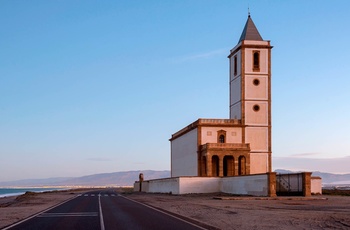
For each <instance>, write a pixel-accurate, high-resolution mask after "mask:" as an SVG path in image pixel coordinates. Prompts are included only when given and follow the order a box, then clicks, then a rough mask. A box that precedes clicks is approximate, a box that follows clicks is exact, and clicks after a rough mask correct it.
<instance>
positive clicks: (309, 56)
mask: <svg viewBox="0 0 350 230" xmlns="http://www.w3.org/2000/svg"><path fill="white" fill-rule="evenodd" d="M248 2H249V5H250V11H251V15H252V19H253V21H254V22H255V24H256V26H257V28H258V30H259V31H260V34H261V35H262V37H263V39H265V40H271V44H272V45H273V46H274V48H273V50H272V51H273V53H272V54H273V60H272V61H273V62H272V74H273V76H272V77H273V80H272V84H273V85H272V87H273V88H272V91H273V92H272V93H273V95H272V97H273V104H272V105H273V108H272V109H273V120H272V122H273V123H272V125H273V159H274V165H273V168H282V167H283V168H285V169H303V170H320V171H329V172H343V173H345V172H350V169H349V167H348V165H349V164H350V141H349V139H350V138H349V137H350V135H349V131H348V130H349V128H350V125H349V117H350V105H349V102H348V100H349V98H350V90H349V85H350V80H349V79H350V76H349V72H350V62H349V53H350V46H349V41H350V30H349V25H350V14H349V8H350V2H349V1H347V0H343V1H340V0H339V1H331V0H328V1H316V0H310V1H303V0H299V1H296V0H293V1H277V0H276V1H257V0H255V1H231V0H226V1H225V0H222V1H206V0H202V1H200V0H183V1H182V0H178V1H170V0H169V1H160V0H159V1H151V0H148V1H87V0H84V1H71V0H62V1H44V0H42V1H25V0H2V1H0V157H1V161H0V181H8V180H16V179H25V178H47V177H60V176H82V175H87V174H94V173H103V172H115V171H125V170H139V169H141V170H145V169H154V170H167V169H170V143H169V141H168V139H169V138H170V136H171V134H172V133H174V132H176V131H177V130H179V129H181V128H183V127H184V126H186V125H188V124H189V123H191V122H193V121H195V120H196V119H198V118H228V113H229V101H228V99H229V91H228V90H229V85H228V68H229V67H228V59H227V55H228V54H229V50H230V49H231V48H233V47H234V46H235V45H236V44H237V42H238V39H239V37H240V35H241V32H242V29H243V27H244V24H245V22H246V20H247V8H248ZM324 158H332V159H330V160H329V162H333V163H330V164H328V163H327V162H328V160H326V163H325V164H322V163H320V162H324V161H325V160H324ZM301 162H302V163H303V164H304V165H303V164H301ZM306 162H308V163H307V164H306V165H305V163H306ZM344 162H348V164H345V163H344Z"/></svg>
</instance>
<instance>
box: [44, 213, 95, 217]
mask: <svg viewBox="0 0 350 230" xmlns="http://www.w3.org/2000/svg"><path fill="white" fill-rule="evenodd" d="M62 216H98V213H97V212H70V213H69V212H68V213H50V212H49V213H48V212H46V213H42V214H40V215H38V216H37V217H62Z"/></svg>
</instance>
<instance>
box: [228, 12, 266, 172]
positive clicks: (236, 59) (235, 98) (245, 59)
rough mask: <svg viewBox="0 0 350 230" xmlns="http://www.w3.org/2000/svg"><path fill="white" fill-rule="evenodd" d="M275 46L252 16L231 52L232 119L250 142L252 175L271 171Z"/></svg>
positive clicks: (245, 141)
mask: <svg viewBox="0 0 350 230" xmlns="http://www.w3.org/2000/svg"><path fill="white" fill-rule="evenodd" d="M271 49H272V46H271V45H270V41H265V40H263V39H262V37H261V35H260V33H259V31H258V30H257V28H256V26H255V24H254V22H253V20H252V19H251V17H250V15H249V16H248V19H247V22H246V24H245V26H244V29H243V32H242V35H241V37H240V39H239V41H238V44H237V45H236V46H235V47H234V48H233V49H231V51H230V55H229V56H228V58H229V60H230V119H239V120H241V123H242V143H247V144H250V174H258V173H266V172H271V170H272V167H271V154H272V148H271V144H272V143H271Z"/></svg>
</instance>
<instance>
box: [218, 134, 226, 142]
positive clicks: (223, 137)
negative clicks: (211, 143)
mask: <svg viewBox="0 0 350 230" xmlns="http://www.w3.org/2000/svg"><path fill="white" fill-rule="evenodd" d="M219 143H225V136H224V135H220V137H219Z"/></svg>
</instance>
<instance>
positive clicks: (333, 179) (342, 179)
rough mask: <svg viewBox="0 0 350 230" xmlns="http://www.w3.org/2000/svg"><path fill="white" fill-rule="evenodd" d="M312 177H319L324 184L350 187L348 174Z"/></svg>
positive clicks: (326, 174)
mask: <svg viewBox="0 0 350 230" xmlns="http://www.w3.org/2000/svg"><path fill="white" fill-rule="evenodd" d="M275 172H277V173H295V172H294V171H289V170H284V169H276V170H275ZM311 176H319V177H321V178H322V184H329V185H336V184H337V185H338V184H342V185H350V173H348V174H334V173H325V172H318V171H316V172H312V174H311Z"/></svg>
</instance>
